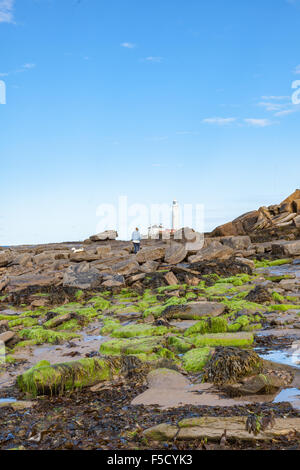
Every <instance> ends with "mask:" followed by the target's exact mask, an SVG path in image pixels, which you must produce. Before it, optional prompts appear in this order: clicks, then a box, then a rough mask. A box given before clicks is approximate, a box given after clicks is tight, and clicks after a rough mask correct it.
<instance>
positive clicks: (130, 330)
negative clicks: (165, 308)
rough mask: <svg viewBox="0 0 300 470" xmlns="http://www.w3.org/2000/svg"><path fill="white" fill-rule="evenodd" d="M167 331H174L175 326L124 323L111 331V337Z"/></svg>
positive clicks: (151, 334)
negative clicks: (124, 324)
mask: <svg viewBox="0 0 300 470" xmlns="http://www.w3.org/2000/svg"><path fill="white" fill-rule="evenodd" d="M168 331H176V329H175V328H167V327H166V326H153V325H148V324H147V323H139V324H135V325H126V326H121V327H119V328H116V329H114V330H113V331H112V333H111V336H112V337H113V338H134V337H136V336H163V335H164V334H166V333H168Z"/></svg>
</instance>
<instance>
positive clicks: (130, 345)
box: [100, 336, 175, 361]
mask: <svg viewBox="0 0 300 470" xmlns="http://www.w3.org/2000/svg"><path fill="white" fill-rule="evenodd" d="M100 352H101V353H102V354H107V355H110V356H118V355H123V354H125V355H134V356H137V357H139V358H140V359H141V360H149V361H152V360H155V359H158V358H159V357H167V358H170V359H173V358H174V357H175V356H174V354H173V353H172V352H171V351H170V350H168V349H167V348H166V341H165V340H164V338H162V337H159V336H156V337H145V338H134V339H133V338H120V339H115V340H111V341H107V342H105V343H102V344H101V346H100Z"/></svg>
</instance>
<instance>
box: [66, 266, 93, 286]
mask: <svg viewBox="0 0 300 470" xmlns="http://www.w3.org/2000/svg"><path fill="white" fill-rule="evenodd" d="M101 280H102V278H101V274H100V273H99V271H98V270H97V269H96V268H94V267H89V266H86V265H85V264H84V265H80V264H79V265H75V266H70V267H69V268H68V269H67V270H66V271H65V274H64V277H63V286H64V287H76V288H77V289H93V288H95V287H98V286H100V283H101Z"/></svg>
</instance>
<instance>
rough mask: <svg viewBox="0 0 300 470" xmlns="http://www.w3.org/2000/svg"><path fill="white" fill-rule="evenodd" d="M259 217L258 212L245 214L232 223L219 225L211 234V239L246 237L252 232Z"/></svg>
mask: <svg viewBox="0 0 300 470" xmlns="http://www.w3.org/2000/svg"><path fill="white" fill-rule="evenodd" d="M258 216H259V212H258V211H251V212H247V213H246V214H243V215H241V216H240V217H237V218H236V219H234V220H233V221H232V222H228V223H227V224H224V225H220V226H219V227H217V228H216V229H215V230H214V231H213V232H212V234H211V236H212V237H224V236H225V237H226V236H229V235H234V236H237V235H247V234H248V233H249V232H251V231H252V229H253V227H254V225H255V224H256V222H257V219H258Z"/></svg>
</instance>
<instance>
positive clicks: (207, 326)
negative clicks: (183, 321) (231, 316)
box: [184, 317, 228, 336]
mask: <svg viewBox="0 0 300 470" xmlns="http://www.w3.org/2000/svg"><path fill="white" fill-rule="evenodd" d="M227 330H228V323H227V320H226V318H224V317H213V318H209V319H208V320H201V321H199V322H197V323H196V324H195V325H193V326H191V327H190V328H188V329H187V330H186V331H185V333H184V336H191V335H195V334H199V333H200V334H206V333H226V331H227Z"/></svg>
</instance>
